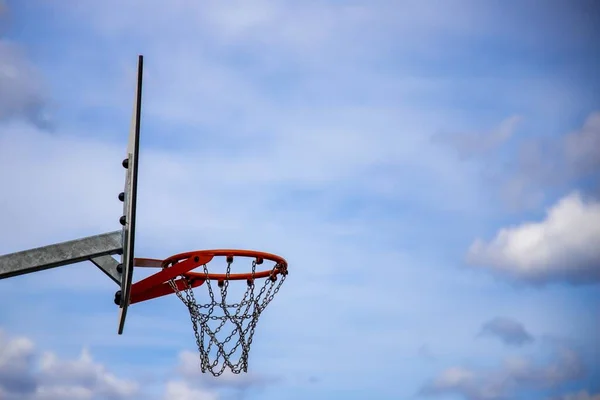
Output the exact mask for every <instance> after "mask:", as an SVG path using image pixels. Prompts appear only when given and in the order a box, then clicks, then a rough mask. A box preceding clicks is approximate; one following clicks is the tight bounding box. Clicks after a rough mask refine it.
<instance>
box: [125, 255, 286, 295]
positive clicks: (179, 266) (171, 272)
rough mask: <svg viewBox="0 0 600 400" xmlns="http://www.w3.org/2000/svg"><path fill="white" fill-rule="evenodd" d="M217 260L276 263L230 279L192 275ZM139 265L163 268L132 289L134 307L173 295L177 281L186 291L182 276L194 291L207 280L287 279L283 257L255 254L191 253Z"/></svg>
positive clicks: (139, 261)
mask: <svg viewBox="0 0 600 400" xmlns="http://www.w3.org/2000/svg"><path fill="white" fill-rule="evenodd" d="M214 257H233V258H235V257H245V258H254V259H255V262H256V264H257V265H260V264H262V263H263V262H264V260H269V261H273V262H274V263H275V266H274V267H273V268H271V269H268V270H262V271H258V272H255V273H252V272H247V273H235V274H229V276H227V274H215V273H208V274H205V273H200V272H190V271H191V270H193V269H195V268H198V267H200V266H202V265H205V264H208V263H209V262H211V261H212V259H213V258H214ZM159 263H160V265H159ZM136 265H139V266H148V267H157V266H160V268H162V269H161V271H159V272H157V273H155V274H153V275H151V276H149V277H147V278H145V279H142V280H141V281H139V282H136V283H134V284H133V285H132V286H131V302H130V303H131V304H134V303H139V302H141V301H145V300H150V299H153V298H156V297H160V296H165V295H167V294H171V293H173V289H172V288H171V285H170V284H169V283H168V282H169V281H170V280H174V282H175V284H176V285H177V287H178V288H179V289H183V287H184V286H185V285H186V284H187V282H184V280H183V279H175V278H177V277H179V276H184V277H185V278H187V280H188V281H189V282H190V283H189V284H191V286H192V287H197V286H200V285H202V284H204V282H205V281H206V280H207V279H210V280H216V281H225V280H230V281H236V280H246V281H251V280H252V279H262V278H271V279H273V280H274V279H276V277H277V274H284V275H287V261H286V260H285V259H284V258H283V257H280V256H278V255H275V254H271V253H266V252H263V251H255V250H238V249H217V250H197V251H189V252H186V253H180V254H175V255H173V256H171V257H169V258H166V259H164V260H162V261H161V260H154V259H136Z"/></svg>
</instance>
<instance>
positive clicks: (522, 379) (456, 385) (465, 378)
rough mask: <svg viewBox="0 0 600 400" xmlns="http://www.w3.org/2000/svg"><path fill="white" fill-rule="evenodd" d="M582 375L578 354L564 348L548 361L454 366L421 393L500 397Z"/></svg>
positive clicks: (479, 399) (481, 399) (482, 399)
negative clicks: (491, 366)
mask: <svg viewBox="0 0 600 400" xmlns="http://www.w3.org/2000/svg"><path fill="white" fill-rule="evenodd" d="M583 375H584V370H583V366H582V362H581V360H580V358H579V356H578V355H577V354H576V353H575V352H573V351H572V350H570V349H567V348H561V349H558V351H557V356H556V358H555V359H554V360H553V361H551V362H549V363H547V364H539V363H534V362H533V361H532V360H530V359H527V358H522V357H513V358H509V359H507V360H506V361H505V363H504V365H502V366H500V367H497V368H494V369H484V368H481V369H478V368H466V367H451V368H448V369H446V370H444V371H442V372H441V373H440V374H439V375H438V376H437V377H436V378H435V379H433V380H432V381H431V382H429V383H427V384H426V385H425V386H424V387H423V389H422V390H421V394H424V395H430V396H438V395H447V394H458V395H460V396H462V397H463V398H464V399H466V400H501V399H507V398H512V397H513V396H514V395H515V394H517V393H521V392H523V391H525V390H545V389H548V388H556V387H557V386H560V385H562V384H564V383H567V382H571V381H574V380H577V379H579V378H581V377H582V376H583Z"/></svg>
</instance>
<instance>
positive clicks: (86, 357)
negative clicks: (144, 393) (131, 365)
mask: <svg viewBox="0 0 600 400" xmlns="http://www.w3.org/2000/svg"><path fill="white" fill-rule="evenodd" d="M138 392H139V390H138V385H137V384H136V383H135V382H133V381H129V380H124V379H119V378H117V377H116V376H115V375H113V374H112V373H110V372H108V371H107V370H106V368H105V367H104V366H102V365H100V364H98V363H96V362H94V360H93V359H92V358H91V356H90V354H89V353H88V352H87V351H86V350H84V351H83V352H82V354H81V356H80V357H79V358H78V359H75V360H61V359H59V358H58V357H57V356H56V355H55V354H52V353H43V354H41V355H40V354H38V353H37V352H36V350H35V346H34V344H33V343H32V342H31V341H30V340H28V339H26V338H23V337H9V336H8V335H7V334H6V333H4V332H2V331H0V394H1V395H2V399H7V400H95V399H98V400H100V399H103V400H125V399H133V398H136V397H135V396H136V395H137V394H138Z"/></svg>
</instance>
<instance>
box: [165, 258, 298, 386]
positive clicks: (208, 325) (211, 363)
mask: <svg viewBox="0 0 600 400" xmlns="http://www.w3.org/2000/svg"><path fill="white" fill-rule="evenodd" d="M232 263H233V260H232V259H231V260H230V259H228V260H227V270H226V273H225V275H226V279H225V280H224V281H220V282H218V284H217V286H218V291H217V290H214V289H216V288H213V287H212V282H211V280H210V279H209V278H208V276H209V272H208V269H207V267H206V264H204V265H203V266H202V268H203V270H204V274H205V276H206V278H205V283H204V285H206V287H207V288H208V293H209V295H210V302H209V303H205V304H199V303H198V302H197V300H196V298H195V296H194V291H193V289H192V286H191V284H190V281H189V279H188V278H187V277H185V276H180V278H181V279H183V280H184V282H186V288H184V289H183V290H179V289H178V288H177V285H176V284H175V278H174V279H173V280H170V281H169V284H170V286H171V288H172V289H173V291H174V292H175V294H176V295H177V297H179V299H180V300H181V301H182V302H183V304H185V305H186V307H187V308H188V310H189V312H190V318H191V321H192V326H193V328H194V335H195V336H196V344H197V345H198V350H199V351H200V366H201V369H202V372H207V371H209V372H210V373H211V374H212V375H213V376H215V377H217V376H220V375H221V374H223V372H224V371H225V369H226V368H227V367H229V369H230V370H231V372H233V373H234V374H239V373H240V372H247V371H248V354H249V352H250V345H251V344H252V337H253V335H254V329H255V328H256V323H257V322H258V318H259V317H260V314H261V313H262V312H263V311H264V309H265V308H266V307H267V305H268V304H269V303H270V302H271V300H273V297H275V295H276V294H277V292H278V291H279V288H280V287H281V285H282V284H283V282H284V281H285V278H286V276H287V268H286V267H285V266H283V267H282V266H280V265H278V264H276V265H275V266H274V267H273V269H272V275H271V277H269V278H266V279H263V281H264V283H263V284H262V285H255V282H256V281H255V279H254V276H255V273H256V265H257V262H256V260H253V261H252V279H248V281H247V282H246V284H247V288H246V291H245V293H244V295H243V296H242V300H241V301H240V302H239V303H227V290H228V288H229V283H230V280H229V279H228V278H229V275H230V272H231V264H232ZM275 271H279V272H280V273H279V274H275ZM239 283H240V284H243V282H241V281H239ZM204 285H202V286H200V287H203V286H204ZM257 286H260V289H258V288H257ZM215 292H218V293H220V299H217V298H215ZM226 325H229V327H230V328H229V330H230V332H229V333H225V332H228V329H224V328H225V327H226ZM231 329H232V330H231ZM232 340H233V342H232Z"/></svg>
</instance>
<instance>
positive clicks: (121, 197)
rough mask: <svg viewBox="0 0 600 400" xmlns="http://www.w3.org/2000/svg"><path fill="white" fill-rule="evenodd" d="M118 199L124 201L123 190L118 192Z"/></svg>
mask: <svg viewBox="0 0 600 400" xmlns="http://www.w3.org/2000/svg"><path fill="white" fill-rule="evenodd" d="M119 200H121V201H125V192H121V193H119Z"/></svg>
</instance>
